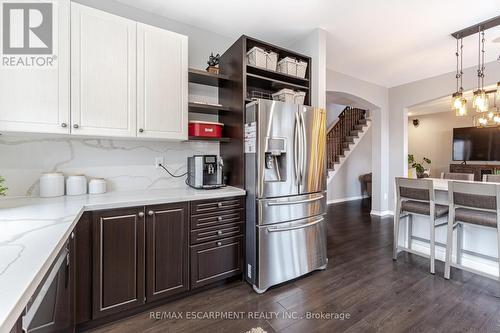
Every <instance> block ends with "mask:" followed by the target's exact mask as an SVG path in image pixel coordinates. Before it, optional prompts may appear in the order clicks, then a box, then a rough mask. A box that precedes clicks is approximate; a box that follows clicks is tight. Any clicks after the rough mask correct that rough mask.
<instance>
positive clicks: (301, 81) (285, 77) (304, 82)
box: [247, 64, 309, 87]
mask: <svg viewBox="0 0 500 333" xmlns="http://www.w3.org/2000/svg"><path fill="white" fill-rule="evenodd" d="M248 74H255V75H259V76H263V77H266V78H269V79H274V80H279V81H283V82H290V83H293V84H296V85H299V86H306V87H307V86H308V82H309V79H306V78H301V77H298V76H294V75H289V74H285V73H281V72H277V71H272V70H270V69H266V68H261V67H257V66H252V65H248V64H247V75H248Z"/></svg>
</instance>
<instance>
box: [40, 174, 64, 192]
mask: <svg viewBox="0 0 500 333" xmlns="http://www.w3.org/2000/svg"><path fill="white" fill-rule="evenodd" d="M63 195H64V175H63V174H62V173H61V172H48V173H44V174H42V176H41V177H40V197H42V198H51V197H60V196H63Z"/></svg>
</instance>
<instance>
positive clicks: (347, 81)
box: [326, 70, 389, 215]
mask: <svg viewBox="0 0 500 333" xmlns="http://www.w3.org/2000/svg"><path fill="white" fill-rule="evenodd" d="M326 90H327V92H341V93H345V94H349V95H351V96H352V97H353V98H358V99H359V100H358V101H357V105H358V106H359V107H363V108H366V109H368V110H370V114H371V116H370V117H371V119H372V122H373V123H372V172H373V184H372V188H373V189H372V213H373V214H378V215H382V214H385V213H387V210H388V207H389V205H388V200H387V199H388V193H389V189H388V184H389V180H388V176H389V164H388V157H389V152H388V146H389V142H388V140H389V133H388V125H389V119H388V113H389V100H388V89H387V88H385V87H381V86H379V85H376V84H373V83H370V82H367V81H363V80H359V79H356V78H354V77H352V76H349V75H346V74H342V73H339V72H335V71H332V70H327V78H326Z"/></svg>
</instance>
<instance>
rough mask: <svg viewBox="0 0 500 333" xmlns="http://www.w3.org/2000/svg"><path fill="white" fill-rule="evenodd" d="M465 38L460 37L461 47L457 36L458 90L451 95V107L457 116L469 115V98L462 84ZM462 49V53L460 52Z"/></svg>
mask: <svg viewBox="0 0 500 333" xmlns="http://www.w3.org/2000/svg"><path fill="white" fill-rule="evenodd" d="M463 48H464V45H463V38H460V48H459V46H458V38H457V50H456V52H455V56H456V57H457V73H456V75H455V77H456V79H457V90H456V92H455V93H454V94H453V95H452V96H451V108H452V109H454V110H455V115H456V116H457V117H464V116H466V115H467V100H466V99H465V98H464V94H463V91H464V88H463V86H462V76H463V66H462V60H463ZM459 50H460V53H459Z"/></svg>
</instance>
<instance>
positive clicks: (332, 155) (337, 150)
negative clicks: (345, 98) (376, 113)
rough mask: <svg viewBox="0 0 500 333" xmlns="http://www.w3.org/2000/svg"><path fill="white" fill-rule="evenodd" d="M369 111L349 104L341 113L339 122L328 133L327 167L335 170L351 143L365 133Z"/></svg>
mask: <svg viewBox="0 0 500 333" xmlns="http://www.w3.org/2000/svg"><path fill="white" fill-rule="evenodd" d="M366 117H367V111H366V110H363V109H358V108H352V107H350V106H347V107H346V108H345V109H344V110H343V111H342V112H341V113H340V115H339V118H338V120H337V122H335V123H334V124H333V126H331V127H330V128H329V129H328V132H327V134H326V151H327V159H326V163H327V168H328V169H329V170H335V168H336V167H337V168H338V165H340V163H341V160H342V159H343V158H345V157H346V154H347V153H348V152H349V151H350V149H351V147H350V146H351V144H353V143H354V142H355V140H356V139H358V138H359V137H360V134H362V133H364V130H365V127H366V126H367V125H368V122H369V120H368V119H367V118H366Z"/></svg>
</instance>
